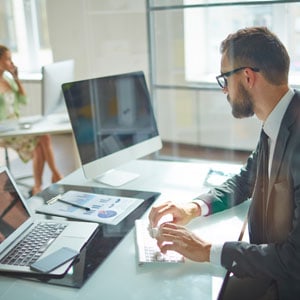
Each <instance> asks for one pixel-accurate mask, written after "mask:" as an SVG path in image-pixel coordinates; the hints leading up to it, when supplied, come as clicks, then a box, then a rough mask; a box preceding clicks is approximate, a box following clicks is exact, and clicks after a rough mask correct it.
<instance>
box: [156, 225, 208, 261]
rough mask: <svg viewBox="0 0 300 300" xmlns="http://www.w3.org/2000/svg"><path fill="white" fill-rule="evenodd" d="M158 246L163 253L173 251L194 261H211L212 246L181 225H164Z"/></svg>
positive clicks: (160, 230)
mask: <svg viewBox="0 0 300 300" xmlns="http://www.w3.org/2000/svg"><path fill="white" fill-rule="evenodd" d="M157 244H158V246H159V248H160V250H161V252H162V253H166V252H167V250H173V251H176V252H178V253H180V254H182V255H183V256H184V257H187V258H188V259H191V260H193V261H197V262H209V261H210V248H211V244H209V243H207V242H205V241H203V240H202V239H201V238H199V237H198V236H197V235H195V234H194V233H192V232H190V231H188V230H187V229H186V228H184V227H183V226H180V225H176V224H173V223H164V224H162V225H161V226H160V228H159V234H158V236H157Z"/></svg>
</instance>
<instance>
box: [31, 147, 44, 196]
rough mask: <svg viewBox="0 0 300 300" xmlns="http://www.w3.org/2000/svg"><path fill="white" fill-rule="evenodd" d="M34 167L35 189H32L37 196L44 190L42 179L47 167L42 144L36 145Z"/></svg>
mask: <svg viewBox="0 0 300 300" xmlns="http://www.w3.org/2000/svg"><path fill="white" fill-rule="evenodd" d="M32 165H33V178H34V187H33V188H32V194H33V195H35V194H37V193H39V192H40V191H41V190H42V177H43V171H44V166H45V157H44V154H43V149H42V147H41V145H40V143H38V144H37V145H36V147H35V149H34V151H33V157H32Z"/></svg>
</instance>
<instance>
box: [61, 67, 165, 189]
mask: <svg viewBox="0 0 300 300" xmlns="http://www.w3.org/2000/svg"><path fill="white" fill-rule="evenodd" d="M62 89H63V93H64V97H65V102H66V106H67V109H68V113H69V119H70V121H71V124H72V128H73V133H74V136H75V139H76V144H77V148H78V151H79V156H80V159H81V164H82V168H83V171H84V174H85V176H86V178H89V179H96V180H99V181H101V182H103V183H106V184H109V185H113V186H118V185H122V184H123V183H125V182H127V181H129V180H132V179H134V178H135V177H136V176H138V174H128V173H126V172H123V171H122V172H121V171H120V170H119V171H118V170H115V168H118V167H120V166H121V165H122V164H124V163H126V162H129V161H131V160H134V159H138V158H141V157H143V156H146V155H149V154H151V153H153V152H155V151H157V150H159V149H160V148H161V147H162V142H161V139H160V136H159V133H158V129H157V125H156V121H155V117H154V113H153V108H152V103H151V99H150V95H149V92H148V89H147V85H146V81H145V76H144V73H143V72H141V71H138V72H132V73H126V74H119V75H113V76H107V77H101V78H93V79H87V80H82V81H76V82H69V83H64V84H63V85H62ZM113 170H114V171H113Z"/></svg>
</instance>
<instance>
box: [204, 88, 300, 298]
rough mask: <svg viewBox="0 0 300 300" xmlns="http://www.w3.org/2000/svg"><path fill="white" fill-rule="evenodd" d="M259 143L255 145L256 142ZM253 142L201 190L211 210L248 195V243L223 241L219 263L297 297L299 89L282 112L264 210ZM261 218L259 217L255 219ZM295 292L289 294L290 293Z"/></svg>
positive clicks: (299, 265)
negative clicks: (217, 183)
mask: <svg viewBox="0 0 300 300" xmlns="http://www.w3.org/2000/svg"><path fill="white" fill-rule="evenodd" d="M258 147H259V145H258ZM258 147H257V149H256V150H255V151H254V152H253V153H252V154H251V155H250V157H249V158H248V160H247V163H246V164H245V166H244V167H243V168H242V170H241V172H240V174H238V175H237V176H234V177H233V178H231V179H229V180H228V181H227V182H226V183H225V184H224V185H222V186H221V187H220V188H216V189H213V190H212V191H210V193H208V194H207V195H205V196H203V195H202V196H201V200H204V201H205V202H206V203H207V204H208V206H209V208H210V212H211V213H215V212H217V211H220V210H223V209H226V208H229V207H232V206H234V205H237V204H239V203H241V202H243V201H245V200H246V199H248V198H252V201H251V205H250V209H249V215H248V220H249V221H248V225H249V237H250V244H248V243H245V242H227V243H225V245H224V247H223V250H222V256H221V263H222V265H223V266H224V267H225V268H226V269H228V270H229V271H232V272H233V273H234V274H235V276H237V277H240V278H243V277H253V278H262V279H270V278H271V279H274V280H275V281H276V283H277V286H278V290H279V294H280V299H300V93H299V92H297V91H296V94H295V96H294V97H293V99H292V101H291V103H290V105H289V107H288V108H287V111H286V113H285V115H284V117H283V120H282V123H281V126H280V130H279V134H278V138H277V143H276V146H275V151H274V157H273V162H272V169H271V174H270V180H269V189H268V200H267V208H266V212H265V213H263V212H262V211H261V206H260V205H259V199H260V198H259V194H260V191H258V190H257V188H256V185H255V180H256V171H257V164H258V155H257V153H258ZM260 218H263V222H259V220H260ZM296 294H298V295H297V298H294V295H296Z"/></svg>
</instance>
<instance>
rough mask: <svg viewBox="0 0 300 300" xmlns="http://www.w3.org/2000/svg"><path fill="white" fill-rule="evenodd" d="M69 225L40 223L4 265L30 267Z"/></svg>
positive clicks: (6, 257)
mask: <svg viewBox="0 0 300 300" xmlns="http://www.w3.org/2000/svg"><path fill="white" fill-rule="evenodd" d="M66 226H67V224H59V223H53V222H52V223H50V222H46V223H39V224H37V225H36V226H35V227H34V228H33V229H32V231H30V233H28V234H27V235H26V237H25V238H24V239H23V240H22V241H20V242H19V243H18V244H17V245H16V246H15V247H14V248H13V249H12V250H11V251H10V252H9V253H8V254H7V255H6V256H5V257H4V258H2V260H1V263H2V264H8V265H17V266H30V265H31V264H32V263H34V262H35V261H37V260H38V258H39V257H40V256H41V255H42V254H43V253H44V252H45V251H46V249H47V248H48V247H49V246H50V245H51V244H52V242H53V241H54V240H55V239H56V238H57V237H58V236H59V234H60V233H61V232H62V231H63V230H64V229H65V228H66Z"/></svg>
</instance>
